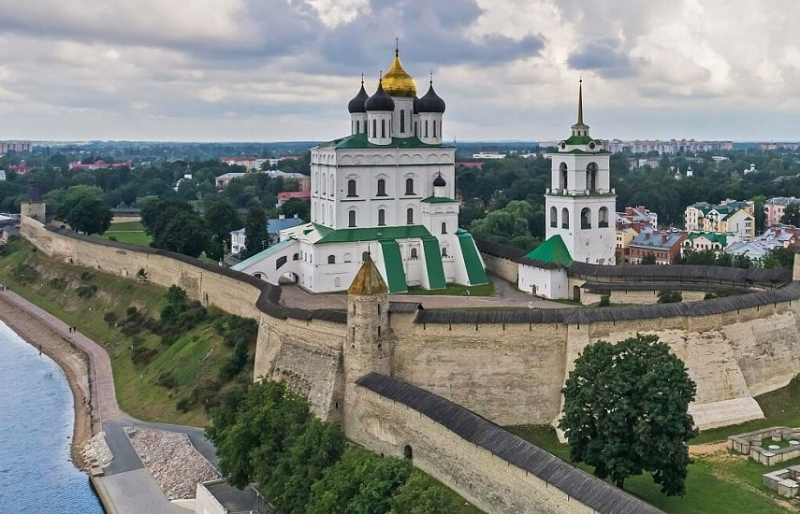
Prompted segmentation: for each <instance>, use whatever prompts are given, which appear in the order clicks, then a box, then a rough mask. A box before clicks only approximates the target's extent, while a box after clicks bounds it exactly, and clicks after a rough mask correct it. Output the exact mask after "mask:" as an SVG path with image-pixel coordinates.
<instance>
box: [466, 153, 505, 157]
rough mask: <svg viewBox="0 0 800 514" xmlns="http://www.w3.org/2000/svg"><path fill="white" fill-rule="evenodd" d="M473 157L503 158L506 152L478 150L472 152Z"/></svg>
mask: <svg viewBox="0 0 800 514" xmlns="http://www.w3.org/2000/svg"><path fill="white" fill-rule="evenodd" d="M472 158H473V159H505V158H506V154H504V153H499V152H478V153H474V154H472Z"/></svg>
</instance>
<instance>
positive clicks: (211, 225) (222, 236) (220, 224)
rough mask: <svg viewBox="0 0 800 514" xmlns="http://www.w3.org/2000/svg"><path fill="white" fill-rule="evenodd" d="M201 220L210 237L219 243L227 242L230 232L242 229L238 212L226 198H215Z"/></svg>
mask: <svg viewBox="0 0 800 514" xmlns="http://www.w3.org/2000/svg"><path fill="white" fill-rule="evenodd" d="M203 219H204V220H205V221H206V226H207V227H208V230H209V231H210V232H211V234H212V235H214V236H217V238H218V239H219V241H228V240H229V239H230V235H231V232H233V231H234V230H238V229H240V228H242V218H241V216H239V211H237V210H236V207H234V206H233V204H232V203H231V202H230V200H228V199H226V198H216V199H214V200H213V201H211V202H210V203H209V204H208V207H206V210H205V212H203Z"/></svg>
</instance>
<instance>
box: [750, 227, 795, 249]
mask: <svg viewBox="0 0 800 514" xmlns="http://www.w3.org/2000/svg"><path fill="white" fill-rule="evenodd" d="M756 240H757V241H762V242H769V243H773V242H774V243H777V245H779V246H782V247H784V248H789V247H798V246H800V228H797V227H794V226H792V225H784V224H778V225H775V226H772V227H769V228H768V229H767V230H765V231H764V233H763V234H761V235H760V236H758V238H756Z"/></svg>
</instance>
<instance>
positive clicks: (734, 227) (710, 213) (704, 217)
mask: <svg viewBox="0 0 800 514" xmlns="http://www.w3.org/2000/svg"><path fill="white" fill-rule="evenodd" d="M753 213H754V204H753V202H751V201H747V202H739V201H735V200H730V199H729V200H725V201H724V202H722V203H721V204H719V205H711V204H709V203H707V202H699V203H696V204H694V205H690V206H689V207H687V208H686V210H685V212H684V219H685V223H686V230H687V231H689V232H732V233H733V234H734V237H735V238H736V240H737V241H747V240H752V239H755V237H756V223H755V216H754V215H753Z"/></svg>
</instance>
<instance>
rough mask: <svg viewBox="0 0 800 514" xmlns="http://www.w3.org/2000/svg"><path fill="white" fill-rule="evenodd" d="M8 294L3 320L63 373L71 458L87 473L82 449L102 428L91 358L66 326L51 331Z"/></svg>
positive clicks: (1, 302) (1, 303)
mask: <svg viewBox="0 0 800 514" xmlns="http://www.w3.org/2000/svg"><path fill="white" fill-rule="evenodd" d="M9 293H10V292H9V291H2V292H0V320H2V321H3V322H4V323H5V324H6V325H8V326H9V328H11V329H12V330H13V331H14V332H15V333H16V334H17V335H19V336H20V337H21V338H22V339H24V340H25V341H26V342H28V343H29V344H30V345H32V346H33V347H34V348H37V349H39V350H40V351H41V352H42V353H44V354H46V355H47V356H48V357H50V358H51V359H53V360H54V361H55V362H56V363H57V364H58V365H59V367H60V368H61V369H62V370H64V374H65V375H66V377H67V382H68V384H69V388H70V390H71V391H72V398H73V405H74V409H75V426H74V427H73V433H72V446H71V448H70V455H71V458H72V462H73V463H74V464H75V466H76V467H78V468H79V469H82V470H88V463H87V462H86V461H85V458H84V456H83V450H84V448H85V447H86V445H87V443H88V442H89V440H90V439H91V438H92V436H93V435H94V434H95V433H96V432H95V431H96V430H99V426H100V425H99V420H97V421H98V423H93V422H92V421H93V419H92V407H93V406H94V405H96V399H95V400H92V398H91V386H90V382H89V381H90V371H89V358H88V356H87V355H86V353H85V352H84V351H83V350H82V349H80V348H79V347H78V346H76V345H75V344H74V343H73V342H72V341H71V340H70V337H69V336H70V333H69V330H68V327H67V325H66V324H63V325H64V330H63V332H62V331H60V330H58V329H57V328H56V329H54V328H51V326H50V325H48V323H46V322H45V321H43V320H42V319H40V318H37V317H36V316H35V315H34V314H32V313H30V312H28V311H27V310H25V309H23V308H22V307H20V306H19V305H18V304H17V303H16V302H14V301H13V297H11V296H10V295H9Z"/></svg>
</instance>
